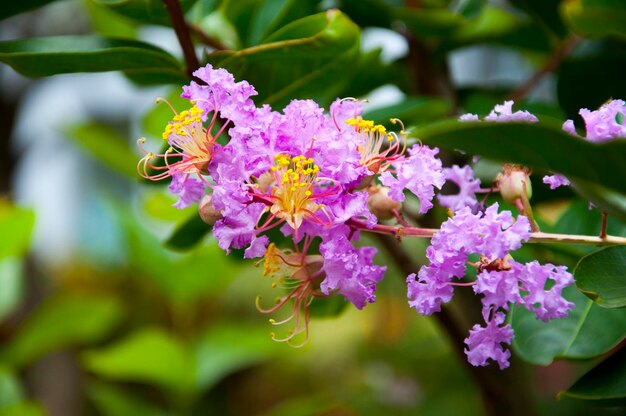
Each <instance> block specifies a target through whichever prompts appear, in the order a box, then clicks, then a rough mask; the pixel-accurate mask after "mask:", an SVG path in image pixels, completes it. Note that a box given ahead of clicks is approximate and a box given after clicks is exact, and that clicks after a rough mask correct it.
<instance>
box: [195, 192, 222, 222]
mask: <svg viewBox="0 0 626 416" xmlns="http://www.w3.org/2000/svg"><path fill="white" fill-rule="evenodd" d="M198 213H199V214H200V218H202V221H204V222H206V223H207V224H209V225H213V224H215V222H216V221H217V220H219V219H221V218H222V212H221V211H219V210H216V209H215V208H214V207H213V195H211V194H205V195H204V196H203V197H202V199H201V200H200V203H199V204H198Z"/></svg>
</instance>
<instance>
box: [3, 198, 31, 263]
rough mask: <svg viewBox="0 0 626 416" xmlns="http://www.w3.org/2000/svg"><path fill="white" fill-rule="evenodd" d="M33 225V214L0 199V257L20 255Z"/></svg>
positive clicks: (24, 248) (22, 253)
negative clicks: (0, 233) (0, 234)
mask: <svg viewBox="0 0 626 416" xmlns="http://www.w3.org/2000/svg"><path fill="white" fill-rule="evenodd" d="M34 225H35V214H34V213H33V212H32V211H30V210H26V209H23V208H17V207H15V206H13V205H12V204H10V203H7V202H5V201H3V200H0V230H2V238H0V259H1V258H3V257H10V256H17V257H19V256H22V255H24V254H25V253H26V250H27V249H28V245H29V243H30V235H31V233H32V231H33V226H34Z"/></svg>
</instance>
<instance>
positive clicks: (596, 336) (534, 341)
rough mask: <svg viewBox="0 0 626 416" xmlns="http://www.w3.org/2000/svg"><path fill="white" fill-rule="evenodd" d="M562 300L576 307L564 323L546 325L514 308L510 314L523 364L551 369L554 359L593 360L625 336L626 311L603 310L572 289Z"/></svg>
mask: <svg viewBox="0 0 626 416" xmlns="http://www.w3.org/2000/svg"><path fill="white" fill-rule="evenodd" d="M563 296H564V297H565V298H566V299H568V300H569V301H571V302H574V303H575V304H576V307H575V308H574V309H573V310H571V311H570V312H569V315H568V316H567V318H564V319H556V320H553V321H550V322H548V323H543V322H542V321H539V320H537V319H536V318H535V314H534V313H532V312H529V311H527V310H526V309H524V308H521V307H515V308H514V309H513V311H512V312H511V325H512V326H513V329H514V330H515V338H514V339H513V346H514V348H515V350H516V351H517V353H518V354H519V355H520V356H521V357H522V358H523V359H524V360H526V361H528V362H531V363H533V364H539V365H548V364H550V363H551V362H552V361H553V360H554V359H555V358H569V359H587V358H593V357H597V356H598V355H601V354H604V353H605V352H607V351H609V350H610V349H612V348H613V347H615V346H616V345H617V344H619V343H620V342H621V341H622V340H623V339H624V337H625V336H626V309H605V308H601V307H599V306H597V305H596V304H595V303H594V302H593V301H592V300H590V299H589V298H587V297H585V296H584V295H583V294H582V293H580V292H579V291H578V290H576V288H575V287H573V286H571V287H568V288H566V289H565V290H564V291H563Z"/></svg>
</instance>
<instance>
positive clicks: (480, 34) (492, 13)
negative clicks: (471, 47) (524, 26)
mask: <svg viewBox="0 0 626 416" xmlns="http://www.w3.org/2000/svg"><path fill="white" fill-rule="evenodd" d="M519 25H520V20H519V19H517V18H516V17H515V16H513V15H512V14H511V13H509V12H506V11H504V10H502V9H498V8H496V7H490V6H487V7H484V8H483V9H482V11H481V13H480V14H479V15H478V17H476V18H475V19H472V20H468V21H467V23H466V24H464V25H462V26H460V27H459V28H458V29H457V30H456V31H455V33H454V34H453V36H452V37H453V40H454V42H457V43H478V42H485V41H486V40H489V39H492V38H497V37H500V36H502V35H504V34H506V33H509V32H510V31H512V30H514V29H515V28H516V27H517V26H519Z"/></svg>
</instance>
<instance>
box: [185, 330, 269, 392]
mask: <svg viewBox="0 0 626 416" xmlns="http://www.w3.org/2000/svg"><path fill="white" fill-rule="evenodd" d="M277 345H278V344H277V343H275V342H274V341H272V339H271V338H270V336H269V330H268V329H267V328H263V327H260V326H258V325H250V324H245V323H241V322H232V323H221V324H220V325H218V326H215V327H212V328H209V329H208V330H207V332H205V333H204V334H203V335H202V336H201V337H200V338H199V339H198V341H197V342H196V344H195V356H196V360H197V363H198V367H197V368H198V374H197V377H198V380H197V384H198V386H199V388H200V389H201V390H206V389H209V388H211V387H212V386H214V385H215V384H216V383H217V382H218V381H219V380H221V379H222V378H224V377H225V376H227V375H229V374H232V373H233V372H235V371H237V370H240V369H243V368H246V367H250V366H253V365H256V364H259V363H261V362H263V361H265V360H267V359H268V358H270V357H271V356H272V355H273V354H274V353H275V352H276V351H277V350H278V349H277Z"/></svg>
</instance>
